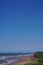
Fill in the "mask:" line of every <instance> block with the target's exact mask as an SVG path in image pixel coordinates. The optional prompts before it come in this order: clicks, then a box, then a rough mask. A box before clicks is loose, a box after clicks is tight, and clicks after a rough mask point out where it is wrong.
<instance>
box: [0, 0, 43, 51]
mask: <svg viewBox="0 0 43 65" xmlns="http://www.w3.org/2000/svg"><path fill="white" fill-rule="evenodd" d="M34 51H43V0H0V52H34Z"/></svg>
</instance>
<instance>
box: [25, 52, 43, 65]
mask: <svg viewBox="0 0 43 65" xmlns="http://www.w3.org/2000/svg"><path fill="white" fill-rule="evenodd" d="M34 56H36V57H35V60H33V61H32V62H30V63H27V64H24V65H43V52H37V53H35V54H34Z"/></svg>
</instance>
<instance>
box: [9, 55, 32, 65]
mask: <svg viewBox="0 0 43 65" xmlns="http://www.w3.org/2000/svg"><path fill="white" fill-rule="evenodd" d="M20 59H21V60H20V61H13V62H12V63H10V64H8V65H22V64H26V63H29V62H31V61H32V59H31V56H23V57H20Z"/></svg>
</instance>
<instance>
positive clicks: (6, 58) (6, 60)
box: [0, 53, 33, 65]
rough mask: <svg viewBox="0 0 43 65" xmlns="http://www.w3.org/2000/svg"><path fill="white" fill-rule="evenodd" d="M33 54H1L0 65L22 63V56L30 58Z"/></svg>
mask: <svg viewBox="0 0 43 65" xmlns="http://www.w3.org/2000/svg"><path fill="white" fill-rule="evenodd" d="M30 55H33V53H0V65H7V64H10V63H12V62H13V61H20V60H21V59H20V57H21V56H30Z"/></svg>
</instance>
